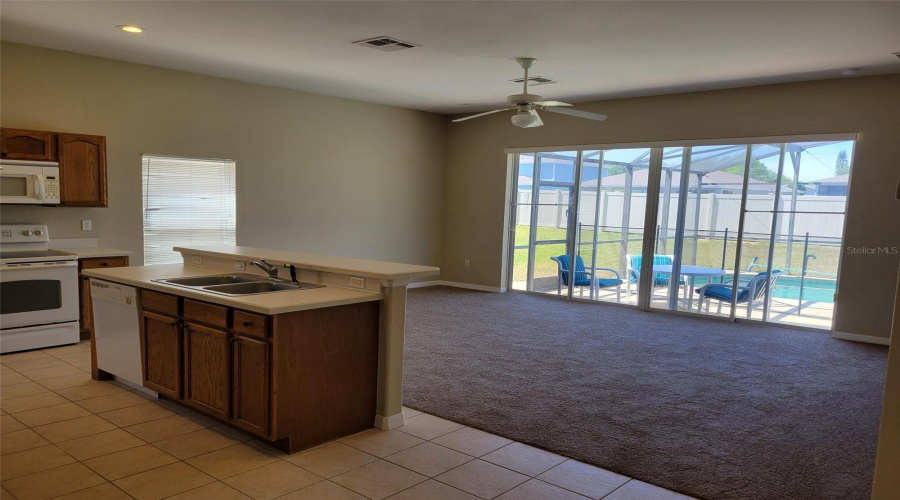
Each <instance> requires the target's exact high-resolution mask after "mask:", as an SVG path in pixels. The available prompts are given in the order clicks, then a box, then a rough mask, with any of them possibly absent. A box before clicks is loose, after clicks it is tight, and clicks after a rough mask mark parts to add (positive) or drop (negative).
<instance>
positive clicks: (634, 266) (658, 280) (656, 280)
mask: <svg viewBox="0 0 900 500" xmlns="http://www.w3.org/2000/svg"><path fill="white" fill-rule="evenodd" d="M641 260H642V259H641V256H640V255H626V256H625V262H626V263H628V269H627V270H626V273H627V274H628V284H627V285H625V300H627V301H631V284H632V283H634V291H635V293H637V285H638V283H639V282H640V281H641ZM674 260H675V256H674V255H654V256H653V263H654V264H658V265H664V266H671V265H672V262H673V261H674ZM678 284H679V285H680V286H681V287H682V288H683V291H682V293H683V294H684V296H685V297H687V296H688V293H687V288H685V287H686V286H687V282H686V281H685V280H684V278H681V277H679V278H678ZM666 286H669V275H668V274H663V273H656V274H654V275H653V289H656V288H660V287H666ZM651 295H652V294H651Z"/></svg>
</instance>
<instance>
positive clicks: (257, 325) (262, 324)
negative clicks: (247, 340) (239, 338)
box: [234, 310, 269, 338]
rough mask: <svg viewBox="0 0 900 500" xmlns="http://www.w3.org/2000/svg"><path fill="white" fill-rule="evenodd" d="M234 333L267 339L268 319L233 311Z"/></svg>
mask: <svg viewBox="0 0 900 500" xmlns="http://www.w3.org/2000/svg"><path fill="white" fill-rule="evenodd" d="M234 331H235V332H237V333H241V334H244V335H250V336H253V337H261V338H268V337H269V317H268V316H262V315H259V314H253V313H248V312H245V311H237V310H236V311H234Z"/></svg>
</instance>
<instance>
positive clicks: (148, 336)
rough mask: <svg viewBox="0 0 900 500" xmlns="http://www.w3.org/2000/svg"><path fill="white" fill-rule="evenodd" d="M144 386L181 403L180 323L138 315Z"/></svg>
mask: <svg viewBox="0 0 900 500" xmlns="http://www.w3.org/2000/svg"><path fill="white" fill-rule="evenodd" d="M141 333H142V335H141V337H142V340H143V342H142V343H141V344H142V346H143V348H144V351H143V359H144V364H143V370H144V386H145V387H148V388H150V389H153V390H154V391H156V392H158V393H160V394H162V395H163V396H167V397H170V398H173V399H181V367H182V363H183V358H182V343H183V324H182V322H181V320H180V319H178V318H175V317H172V316H163V315H161V314H156V313H152V312H148V311H142V312H141Z"/></svg>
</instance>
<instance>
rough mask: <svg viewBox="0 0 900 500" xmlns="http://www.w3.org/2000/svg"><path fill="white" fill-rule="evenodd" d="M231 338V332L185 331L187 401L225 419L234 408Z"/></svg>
mask: <svg viewBox="0 0 900 500" xmlns="http://www.w3.org/2000/svg"><path fill="white" fill-rule="evenodd" d="M230 382H231V338H230V334H229V333H228V331H227V330H219V329H215V328H207V327H205V326H201V325H198V324H195V323H187V324H186V325H185V328H184V402H185V403H187V404H189V405H190V406H193V407H194V408H197V409H198V410H200V411H203V412H205V413H208V414H209V415H212V416H214V417H216V418H220V419H222V420H227V419H228V416H229V415H228V410H229V409H230V408H229V407H230V406H231V405H230V403H231V394H230V392H231V391H229V385H230Z"/></svg>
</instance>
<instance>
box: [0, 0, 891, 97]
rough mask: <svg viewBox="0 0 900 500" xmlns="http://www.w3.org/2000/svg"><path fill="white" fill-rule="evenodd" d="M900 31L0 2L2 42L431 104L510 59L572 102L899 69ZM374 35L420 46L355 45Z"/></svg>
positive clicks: (495, 76)
mask: <svg viewBox="0 0 900 500" xmlns="http://www.w3.org/2000/svg"><path fill="white" fill-rule="evenodd" d="M118 24H137V25H140V26H143V27H145V28H147V30H148V31H147V32H145V33H143V34H141V35H130V34H127V33H124V32H122V31H120V30H117V29H115V28H114V26H116V25H118ZM898 26H900V2H860V1H854V2H815V1H806V2H715V3H712V2H633V1H632V2H564V1H549V2H484V1H482V2H437V1H420V2H374V1H367V2H343V1H328V2H259V1H256V2H248V1H233V2H203V1H179V2H163V1H157V2H142V1H116V2H105V1H96V2H83V1H64V2H55V1H47V2H37V1H13V0H4V1H3V4H2V11H0V37H2V39H3V40H5V41H12V42H19V43H25V44H30V45H37V46H41V47H50V48H55V49H61V50H68V51H73V52H80V53H84V54H91V55H96V56H101V57H107V58H112V59H120V60H124V61H131V62H136V63H143V64H149V65H153V66H161V67H165V68H172V69H178V70H184V71H190V72H194V73H201V74H206V75H213V76H220V77H224V78H232V79H236V80H243V81H248V82H256V83H262V84H268V85H274V86H278V87H284V88H291V89H298V90H305V91H309V92H315V93H319V94H327V95H334V96H340V97H347V98H352V99H359V100H363V101H370V102H377V103H384V104H390V105H395V106H402V107H407V108H413V109H421V110H427V111H435V112H440V113H456V112H465V111H475V110H483V109H490V108H492V107H495V105H496V104H500V103H503V102H504V99H505V96H506V95H508V94H513V93H518V92H520V91H521V87H520V86H518V85H516V84H513V83H511V82H509V81H508V80H510V79H513V78H517V77H520V76H521V70H520V69H519V67H518V65H517V64H516V63H515V62H514V61H513V59H514V58H515V57H520V56H529V57H536V58H538V62H537V64H536V65H535V67H534V69H533V71H532V75H535V76H537V75H540V76H546V77H550V78H553V79H556V80H559V81H560V83H559V84H556V85H548V86H542V87H535V88H534V89H533V90H534V91H535V92H537V93H541V94H543V95H544V96H545V98H548V99H559V100H567V101H570V102H576V103H577V102H584V101H591V100H597V99H603V98H613V97H631V96H640V95H654V94H666V93H673V92H684V91H692V90H708V89H718V88H729V87H741V86H747V85H759V84H767V83H779V82H792V81H801V80H817V79H824V78H841V74H840V71H841V70H842V69H844V68H858V69H860V76H865V75H873V74H884V73H898V72H900V59H898V58H897V57H896V56H893V55H892V53H893V52H900V29H898ZM381 35H387V36H392V37H396V38H399V39H401V40H405V41H408V42H412V43H416V44H420V45H421V47H419V48H415V49H410V50H406V51H401V52H393V53H390V52H379V51H376V50H372V49H367V48H364V47H358V46H355V45H351V42H353V41H356V40H360V39H365V38H371V37H375V36H381ZM463 103H466V104H469V106H463V105H462V104H463Z"/></svg>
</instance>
